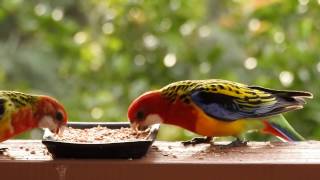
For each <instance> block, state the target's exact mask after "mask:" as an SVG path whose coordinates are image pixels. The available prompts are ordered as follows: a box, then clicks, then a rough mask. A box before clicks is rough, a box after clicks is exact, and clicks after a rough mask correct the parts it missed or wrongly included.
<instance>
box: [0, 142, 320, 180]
mask: <svg viewBox="0 0 320 180" xmlns="http://www.w3.org/2000/svg"><path fill="white" fill-rule="evenodd" d="M0 148H8V150H7V153H8V155H9V156H4V155H0V171H1V173H2V177H8V178H11V179H12V178H13V179H16V178H18V177H20V178H21V176H23V177H24V178H27V179H29V178H32V179H43V178H45V179H88V178H92V176H94V177H95V178H94V179H106V178H110V179H129V178H130V179H132V178H139V177H140V178H142V179H147V178H152V179H154V178H156V179H157V178H160V177H161V179H163V178H169V179H173V178H182V177H183V178H184V179H195V178H197V179H212V178H213V177H215V178H217V179H231V178H232V179H234V178H237V179H257V178H259V179H280V178H282V179H288V178H290V179H302V178H304V179H309V178H313V179H314V176H317V177H318V176H319V175H320V173H319V172H320V142H318V141H306V142H297V143H281V142H273V143H270V142H250V143H249V145H248V146H245V147H235V148H222V147H221V146H210V145H206V144H201V145H197V146H188V147H184V146H183V145H181V143H180V142H160V141H157V142H155V143H154V145H153V146H152V148H151V149H150V151H149V153H148V154H147V155H146V156H145V157H143V158H142V159H137V160H106V159H89V160H83V159H58V160H53V159H52V158H51V156H50V154H49V153H47V150H46V148H45V147H44V146H43V145H42V144H41V142H40V141H34V140H32V141H21V140H10V141H6V142H3V143H0ZM15 172H19V173H15ZM315 179H317V178H315Z"/></svg>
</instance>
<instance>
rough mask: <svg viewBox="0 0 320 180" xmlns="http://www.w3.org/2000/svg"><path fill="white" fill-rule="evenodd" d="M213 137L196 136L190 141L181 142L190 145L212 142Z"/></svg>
mask: <svg viewBox="0 0 320 180" xmlns="http://www.w3.org/2000/svg"><path fill="white" fill-rule="evenodd" d="M211 141H212V137H195V138H192V139H191V140H188V141H182V142H181V143H182V144H183V145H184V146H188V145H196V144H202V143H209V144H211Z"/></svg>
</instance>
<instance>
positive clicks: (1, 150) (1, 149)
mask: <svg viewBox="0 0 320 180" xmlns="http://www.w3.org/2000/svg"><path fill="white" fill-rule="evenodd" d="M6 150H8V148H0V154H3V153H4V152H5V151H6Z"/></svg>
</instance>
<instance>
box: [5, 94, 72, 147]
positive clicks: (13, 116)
mask: <svg viewBox="0 0 320 180" xmlns="http://www.w3.org/2000/svg"><path fill="white" fill-rule="evenodd" d="M66 123H67V113H66V111H65V109H64V107H63V106H62V105H61V104H60V103H59V102H58V101H57V100H55V99H54V98H52V97H49V96H41V95H30V94H24V93H21V92H15V91H0V142H2V141H5V140H7V139H9V138H11V137H13V136H16V135H18V134H20V133H22V132H25V131H28V130H31V129H33V128H38V127H39V128H49V129H50V130H51V131H52V132H54V133H58V132H59V129H60V128H61V127H62V126H64V125H66Z"/></svg>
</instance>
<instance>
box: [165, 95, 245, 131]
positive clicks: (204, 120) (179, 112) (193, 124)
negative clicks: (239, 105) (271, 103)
mask: <svg viewBox="0 0 320 180" xmlns="http://www.w3.org/2000/svg"><path fill="white" fill-rule="evenodd" d="M164 123H167V124H173V125H177V126H180V127H182V128H185V129H187V130H189V131H192V132H194V133H196V134H199V135H202V136H236V135H238V134H240V133H242V132H243V131H244V130H245V129H246V121H245V120H236V121H231V122H228V121H223V120H218V119H215V118H213V117H209V116H208V115H206V114H205V113H204V112H203V111H202V110H201V109H200V108H199V107H197V106H196V105H195V104H193V103H189V104H186V103H184V102H182V101H180V100H176V101H175V102H174V104H172V106H171V108H170V112H169V116H168V118H167V120H166V121H165V122H164Z"/></svg>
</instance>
